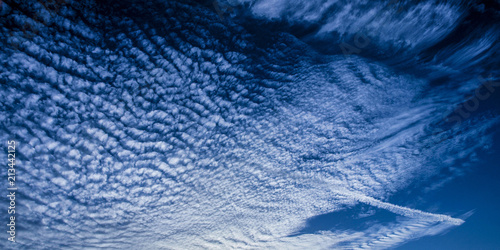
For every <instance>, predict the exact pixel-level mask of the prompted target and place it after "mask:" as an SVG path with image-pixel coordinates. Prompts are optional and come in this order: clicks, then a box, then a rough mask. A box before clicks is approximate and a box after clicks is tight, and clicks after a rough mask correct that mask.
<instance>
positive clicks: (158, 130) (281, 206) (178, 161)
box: [0, 1, 496, 249]
mask: <svg viewBox="0 0 500 250" xmlns="http://www.w3.org/2000/svg"><path fill="white" fill-rule="evenodd" d="M118 5H120V6H115V11H107V9H106V7H105V5H99V4H94V5H88V6H82V7H81V8H77V6H78V3H71V4H70V5H65V6H62V7H61V8H60V9H59V10H58V12H57V13H54V12H52V13H50V12H48V11H47V10H45V9H44V8H43V6H41V5H40V4H37V3H35V2H33V4H28V3H27V2H25V3H22V4H16V5H14V4H11V5H9V6H10V7H9V8H8V9H7V11H8V12H9V13H8V14H6V15H5V16H4V17H2V19H1V29H2V33H1V35H0V38H1V42H2V49H1V51H2V52H1V54H0V60H1V65H0V67H1V73H0V81H1V84H2V85H1V86H2V88H1V89H0V96H1V97H2V99H1V102H2V105H1V109H0V119H1V121H2V123H0V130H1V134H0V138H1V140H2V141H6V140H7V139H8V138H15V139H16V140H17V141H18V143H19V148H18V152H19V154H20V156H19V157H18V159H19V161H18V165H17V167H18V171H19V173H18V176H19V180H18V185H19V187H20V194H21V195H20V196H19V200H21V201H22V202H20V204H21V208H20V209H19V211H20V214H19V217H18V220H19V225H20V228H19V240H18V241H19V242H18V244H20V245H22V246H23V247H26V248H51V247H54V248H62V247H64V248H66V247H69V248H81V247H86V248H88V247H95V248H100V247H103V248H124V247H131V246H134V247H136V248H139V249H141V248H144V249H145V248H167V249H170V248H172V249H186V248H189V249H193V248H207V247H208V248H209V247H213V248H215V247H217V248H218V247H225V248H231V247H234V248H236V247H238V248H240V247H243V248H244V247H247V248H264V247H275V248H283V247H287V248H304V247H307V246H316V247H318V248H321V247H322V248H328V247H331V246H336V247H346V248H351V247H359V248H363V247H366V248H373V247H388V246H394V245H396V244H400V243H402V242H405V241H406V240H409V239H412V238H416V237H421V236H425V235H434V234H437V233H439V232H441V231H442V230H445V229H447V228H449V227H451V226H453V225H459V224H461V223H462V222H463V221H462V220H461V219H457V218H452V217H450V216H448V215H442V214H434V213H429V212H424V211H420V210H418V209H415V208H406V207H403V206H399V205H398V204H392V203H390V202H389V201H390V200H389V199H390V197H391V195H392V194H394V193H396V192H398V191H400V190H403V189H404V188H405V187H407V186H408V185H409V184H410V183H412V182H414V181H416V180H425V179H427V178H429V177H431V176H435V175H437V174H439V173H440V171H441V170H442V169H443V168H448V167H450V166H452V165H453V163H454V162H456V161H457V160H458V159H466V158H468V157H469V156H470V155H471V154H473V152H474V151H475V150H476V149H477V148H480V147H483V146H485V145H487V143H488V140H487V137H479V136H478V135H481V134H482V133H484V130H485V129H487V128H488V127H490V126H491V124H493V123H495V122H496V120H495V119H491V120H489V121H488V122H485V121H481V122H479V121H472V122H471V126H472V125H476V127H474V129H470V128H469V129H467V128H465V129H464V128H463V127H462V128H461V129H462V132H460V133H458V132H457V131H458V129H456V128H455V130H449V131H447V132H446V134H447V135H449V137H448V139H446V140H441V139H440V140H439V141H438V140H436V139H435V137H436V135H434V134H432V133H431V132H429V130H430V129H429V128H430V127H432V126H436V124H437V123H438V122H439V121H441V119H442V116H441V115H439V114H442V113H445V112H446V111H447V108H448V107H451V106H452V105H454V104H456V103H457V102H459V101H460V100H461V98H463V92H461V91H450V90H447V89H446V88H444V87H443V88H442V89H430V88H429V83H428V82H427V81H426V80H424V79H418V78H416V77H414V76H410V75H406V74H404V73H401V72H395V71H394V70H392V69H390V68H389V67H387V66H385V65H383V64H378V63H376V62H372V61H368V60H364V59H361V58H358V57H351V58H349V59H346V58H345V57H343V56H329V57H326V56H320V55H317V54H315V52H313V51H312V50H311V49H309V48H308V47H307V46H306V45H304V44H303V43H302V42H301V41H299V40H298V39H296V38H295V37H293V36H291V35H287V34H284V33H281V34H279V33H276V34H274V33H273V35H272V36H271V37H266V38H262V37H259V35H258V34H253V33H250V32H248V31H246V30H245V29H243V28H241V27H240V26H237V25H235V24H231V23H229V22H225V21H222V20H220V19H219V18H218V16H217V14H216V13H214V12H213V11H212V10H210V9H208V8H206V7H203V6H201V5H198V4H195V3H182V2H175V1H168V2H155V3H154V4H152V5H151V6H141V5H139V4H137V5H135V4H128V5H125V4H118ZM108 8H109V7H108ZM33 12H36V13H38V14H37V18H34V17H33V15H32V13H33ZM42 20H43V21H42ZM332 22H333V21H332ZM26 23H29V28H24V29H23V27H25V24H26ZM325 27H326V26H325ZM476 86H477V81H468V82H464V83H463V85H462V88H463V89H473V88H474V87H476ZM443 103H444V104H445V105H443ZM478 138H484V139H481V140H480V139H478ZM471 143H473V144H471ZM465 145H469V146H468V148H467V150H464V147H465ZM470 145H473V146H470ZM3 152H4V151H2V153H1V154H0V155H2V156H4V153H3ZM441 152H443V154H445V156H446V157H447V162H437V163H436V162H435V158H436V157H437V156H438V155H439V154H441ZM455 152H461V154H459V155H455V154H454V153H455ZM3 158H5V157H3ZM4 173H5V170H2V174H4ZM4 185H5V184H4V183H2V188H4V187H5V186H4ZM358 203H364V204H368V205H370V206H374V207H378V208H381V209H386V210H388V211H390V212H393V213H395V214H398V215H400V217H398V219H397V220H396V221H393V222H391V223H389V224H385V225H375V226H372V227H370V228H368V229H366V230H364V231H356V230H347V231H346V230H332V231H320V232H316V233H314V234H301V235H296V236H290V235H291V234H292V233H293V232H296V231H298V230H300V228H302V227H304V225H305V222H306V220H307V219H308V218H311V217H313V216H316V215H319V214H324V213H331V212H334V211H340V210H343V209H349V207H351V206H354V205H355V204H358ZM2 204H3V203H2ZM0 244H3V245H4V247H10V246H11V245H8V246H7V245H5V244H6V243H5V242H2V243H0Z"/></svg>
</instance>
